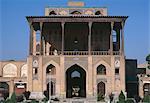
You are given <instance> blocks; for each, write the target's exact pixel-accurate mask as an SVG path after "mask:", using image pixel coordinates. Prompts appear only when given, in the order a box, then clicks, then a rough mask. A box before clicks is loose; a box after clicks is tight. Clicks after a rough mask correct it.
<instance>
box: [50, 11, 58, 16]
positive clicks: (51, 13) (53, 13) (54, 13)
mask: <svg viewBox="0 0 150 103" xmlns="http://www.w3.org/2000/svg"><path fill="white" fill-rule="evenodd" d="M49 15H57V14H56V12H55V11H51V12H50V13H49Z"/></svg>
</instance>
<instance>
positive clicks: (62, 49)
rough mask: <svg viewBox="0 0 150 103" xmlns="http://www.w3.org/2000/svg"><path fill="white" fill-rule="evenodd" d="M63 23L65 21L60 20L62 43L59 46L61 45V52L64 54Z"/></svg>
mask: <svg viewBox="0 0 150 103" xmlns="http://www.w3.org/2000/svg"><path fill="white" fill-rule="evenodd" d="M64 25H65V23H64V22H62V23H61V27H62V30H61V31H62V44H61V46H62V48H61V54H62V55H63V54H64V34H65V33H64V32H65V30H64V29H65V28H64Z"/></svg>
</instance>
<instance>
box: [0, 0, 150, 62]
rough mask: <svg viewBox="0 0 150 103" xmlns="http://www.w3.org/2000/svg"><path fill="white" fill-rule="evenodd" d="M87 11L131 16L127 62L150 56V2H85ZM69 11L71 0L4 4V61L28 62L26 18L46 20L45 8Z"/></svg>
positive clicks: (0, 56) (0, 24) (0, 22)
mask: <svg viewBox="0 0 150 103" xmlns="http://www.w3.org/2000/svg"><path fill="white" fill-rule="evenodd" d="M81 1H84V2H85V6H86V7H107V8H108V15H110V16H129V18H128V19H127V21H126V24H125V32H124V35H125V55H126V58H127V59H137V60H138V63H143V62H145V58H146V56H147V55H148V54H150V30H149V29H150V28H149V24H150V20H149V19H150V1H149V0H81ZM47 6H49V7H54V6H55V7H66V6H67V0H0V60H26V58H27V56H28V53H29V25H28V22H27V20H26V16H43V15H44V9H45V7H47Z"/></svg>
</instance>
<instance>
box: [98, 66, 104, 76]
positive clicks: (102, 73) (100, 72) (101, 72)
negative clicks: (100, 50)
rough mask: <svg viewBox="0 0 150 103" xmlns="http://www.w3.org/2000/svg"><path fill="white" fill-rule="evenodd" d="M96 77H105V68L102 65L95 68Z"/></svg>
mask: <svg viewBox="0 0 150 103" xmlns="http://www.w3.org/2000/svg"><path fill="white" fill-rule="evenodd" d="M97 75H106V67H105V66H104V65H102V64H101V65H99V66H98V67H97Z"/></svg>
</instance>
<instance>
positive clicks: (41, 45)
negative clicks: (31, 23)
mask: <svg viewBox="0 0 150 103" xmlns="http://www.w3.org/2000/svg"><path fill="white" fill-rule="evenodd" d="M42 27H43V22H40V36H41V38H40V54H41V55H43V42H42V37H43V34H42Z"/></svg>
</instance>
